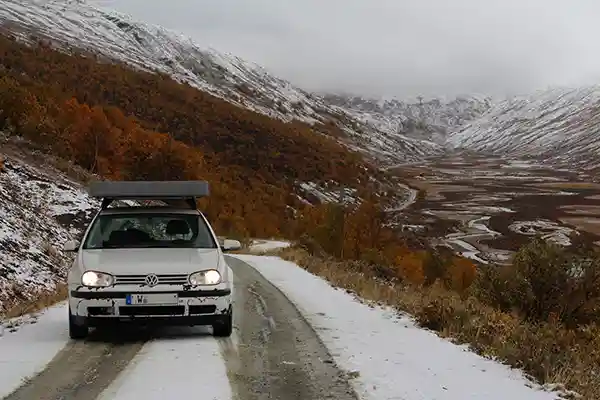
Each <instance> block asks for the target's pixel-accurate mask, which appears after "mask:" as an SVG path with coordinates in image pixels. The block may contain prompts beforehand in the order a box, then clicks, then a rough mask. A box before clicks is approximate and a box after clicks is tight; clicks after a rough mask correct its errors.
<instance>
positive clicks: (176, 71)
mask: <svg viewBox="0 0 600 400" xmlns="http://www.w3.org/2000/svg"><path fill="white" fill-rule="evenodd" d="M0 20H1V21H2V28H3V29H4V30H9V31H10V32H13V33H19V35H20V37H21V38H24V39H26V40H28V41H31V40H32V39H34V40H39V39H44V40H45V41H46V42H47V43H48V44H49V45H51V46H54V47H61V48H63V49H67V50H68V49H75V48H77V49H83V50H86V51H89V52H92V53H94V54H99V55H101V56H103V57H105V58H109V59H111V60H117V61H121V62H126V63H128V64H130V65H132V66H135V67H136V68H139V69H144V70H148V71H155V72H160V73H164V74H167V75H169V76H172V77H174V78H175V79H177V80H179V81H181V82H186V83H188V84H190V85H191V86H193V87H196V88H199V89H201V90H204V91H206V92H208V93H211V94H213V95H215V96H218V97H221V98H223V99H225V100H227V101H228V102H231V103H233V104H236V105H239V106H242V107H245V108H248V109H250V110H254V111H257V112H259V113H262V114H265V115H267V116H269V117H272V118H277V119H281V120H283V121H290V120H298V121H302V122H305V123H309V124H314V123H317V124H318V125H317V126H315V129H317V130H318V131H319V132H321V133H325V134H328V135H333V136H334V137H335V138H336V139H337V140H340V141H342V142H343V143H345V144H347V145H349V146H350V147H351V148H353V149H355V150H358V151H361V152H362V153H363V154H366V155H369V156H374V157H375V159H377V160H378V161H379V162H383V163H399V162H405V161H415V160H418V159H421V158H422V157H424V156H428V155H436V154H440V152H441V151H442V148H441V146H439V145H437V144H435V143H432V142H430V141H428V140H420V139H418V138H417V139H415V138H410V137H407V136H405V135H403V134H402V133H398V132H390V131H389V130H386V129H381V128H382V124H381V123H378V122H377V121H371V120H369V119H364V118H363V119H362V120H360V118H359V119H356V118H355V117H356V115H355V114H356V113H355V111H354V110H347V109H345V108H344V107H339V106H335V105H330V104H329V103H328V102H327V101H326V99H323V97H322V96H318V95H316V94H310V93H307V92H305V91H303V90H301V89H298V88H296V87H294V86H293V85H292V84H290V83H289V82H287V81H285V80H282V79H279V78H277V77H274V76H272V75H271V74H269V73H268V72H267V71H266V70H265V69H264V68H262V67H260V66H258V65H256V64H254V63H251V62H247V61H244V60H242V59H240V58H239V57H235V56H232V55H229V54H224V53H219V52H217V51H216V50H214V49H210V48H202V47H201V46H200V45H198V44H196V43H194V42H192V41H191V40H190V39H188V38H185V37H183V36H181V35H178V34H175V33H173V32H170V31H168V30H166V29H163V28H161V27H158V26H151V25H147V24H143V23H140V22H136V21H134V20H133V19H131V18H130V17H128V16H126V15H122V14H119V13H115V12H112V11H108V10H101V9H97V8H94V7H92V6H90V5H87V4H85V3H82V2H77V1H65V0H51V1H44V2H39V1H33V0H0ZM47 39H50V40H47Z"/></svg>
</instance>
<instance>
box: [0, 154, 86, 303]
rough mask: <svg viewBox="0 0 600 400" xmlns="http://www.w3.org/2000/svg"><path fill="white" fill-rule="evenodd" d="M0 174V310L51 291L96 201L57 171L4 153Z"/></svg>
mask: <svg viewBox="0 0 600 400" xmlns="http://www.w3.org/2000/svg"><path fill="white" fill-rule="evenodd" d="M5 168H6V171H5V172H2V173H0V313H2V311H5V310H6V309H7V308H8V307H10V306H11V300H13V299H15V298H17V299H19V298H21V299H22V298H23V297H25V298H28V297H31V296H32V295H33V294H34V293H36V292H38V291H42V290H51V289H53V288H54V287H55V285H56V283H57V282H59V281H61V280H62V279H64V278H65V276H66V272H67V268H68V265H69V262H70V259H71V257H70V256H68V255H65V254H64V253H62V251H61V249H62V245H63V244H64V242H65V241H67V240H69V239H72V238H76V237H77V235H78V234H79V232H80V229H81V227H82V223H83V222H85V221H86V220H87V219H88V218H90V217H91V215H92V213H93V212H94V210H95V209H96V207H97V202H96V201H95V200H93V199H90V198H88V196H87V194H86V192H85V190H84V189H83V188H82V187H81V186H79V185H78V184H76V183H74V182H72V181H70V180H69V179H67V178H66V177H65V176H63V175H61V174H60V173H59V172H57V171H52V170H50V169H44V171H42V169H41V168H34V167H33V166H31V165H28V164H27V163H25V162H23V161H21V160H18V159H16V158H14V157H13V158H11V157H8V158H7V160H6V162H5Z"/></svg>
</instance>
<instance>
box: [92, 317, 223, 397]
mask: <svg viewBox="0 0 600 400" xmlns="http://www.w3.org/2000/svg"><path fill="white" fill-rule="evenodd" d="M202 332H205V333H206V335H205V336H202V335H199V333H200V334H201V333H202ZM199 393H201V396H200V397H201V398H202V399H206V400H230V399H231V398H232V392H231V388H230V385H229V379H228V377H227V369H226V367H225V362H224V360H223V357H222V356H221V350H220V348H219V344H218V343H217V341H216V340H215V339H214V338H213V337H212V335H211V334H210V332H209V329H208V328H204V327H201V328H193V329H191V328H178V329H176V328H170V329H168V333H167V334H165V335H161V336H160V338H158V339H155V340H152V341H150V342H148V343H147V344H145V345H144V347H143V348H142V350H141V351H140V352H139V353H138V354H137V355H136V356H135V357H134V359H133V360H132V361H131V363H130V364H129V365H128V366H127V368H126V369H125V370H124V371H123V372H122V373H121V374H120V375H119V376H118V377H117V379H116V380H115V381H113V383H112V384H111V385H110V386H109V387H108V388H107V389H106V390H104V392H103V393H102V395H101V396H100V397H99V399H98V400H109V399H110V400H130V399H134V398H139V399H144V400H152V399H156V400H163V399H171V398H172V399H187V398H193V397H195V396H198V394H199Z"/></svg>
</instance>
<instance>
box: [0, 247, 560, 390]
mask: <svg viewBox="0 0 600 400" xmlns="http://www.w3.org/2000/svg"><path fill="white" fill-rule="evenodd" d="M263 245H264V243H263ZM227 258H228V262H229V263H230V265H231V267H232V269H233V270H234V274H235V291H234V296H235V308H234V310H235V311H234V312H235V313H234V332H233V335H232V336H231V337H230V338H226V339H221V338H219V339H217V338H214V337H213V336H212V335H211V333H210V328H204V327H198V328H177V329H175V328H170V329H163V330H159V331H155V332H147V333H141V332H139V331H138V332H136V331H128V330H122V329H121V330H119V331H118V332H107V333H105V334H104V335H103V336H100V335H97V334H93V335H92V336H91V337H90V338H89V339H88V340H86V341H85V342H80V343H74V342H72V341H69V339H68V335H67V332H66V309H65V307H64V306H60V305H59V306H57V307H53V308H51V309H49V310H47V311H46V312H45V313H44V314H43V315H41V316H39V317H38V318H37V319H36V323H30V324H25V325H22V326H20V327H18V328H17V329H12V328H9V329H6V330H5V331H4V334H1V333H0V398H2V396H6V397H5V400H25V399H27V400H29V399H39V400H58V399H63V400H67V399H70V400H78V399H81V400H83V399H98V400H112V399H116V400H127V399H135V398H140V399H144V400H153V399H157V400H158V399H170V398H202V399H207V400H263V399H264V400H267V399H286V400H287V399H290V400H322V399H323V400H324V399H340V400H357V399H360V400H393V399H395V400H425V399H427V400H459V399H460V400H462V399H482V400H483V399H486V400H505V399H512V400H525V399H527V400H529V399H531V400H554V399H556V398H557V394H556V393H551V392H546V391H543V390H540V388H539V387H537V386H536V385H535V384H532V383H531V382H529V381H527V380H526V379H525V378H524V377H523V375H522V373H521V372H520V371H518V370H511V369H510V368H508V367H506V366H504V365H501V364H499V363H496V362H494V361H491V360H486V359H484V358H482V357H480V356H477V355H475V354H473V353H471V352H469V351H468V350H467V349H466V348H465V347H464V346H456V345H454V344H452V343H451V342H449V341H446V340H443V339H441V338H439V337H437V336H436V335H435V334H433V333H431V332H428V331H426V330H423V329H421V328H419V327H417V326H415V325H414V323H413V322H412V320H411V318H410V317H409V316H406V315H399V314H398V313H397V312H395V311H394V310H391V309H389V308H381V307H377V306H369V305H366V304H364V303H362V302H360V301H358V300H357V299H356V298H355V297H354V296H353V295H351V294H348V293H347V292H346V291H345V290H339V289H336V288H333V287H331V286H330V285H329V284H328V283H327V282H326V281H324V280H323V279H321V278H319V277H316V276H314V275H312V274H310V273H308V272H307V271H305V270H304V269H302V268H299V267H298V266H297V265H295V264H293V263H290V262H287V261H284V260H282V259H280V258H278V257H265V256H254V255H235V256H228V257H227ZM53 357H54V358H53Z"/></svg>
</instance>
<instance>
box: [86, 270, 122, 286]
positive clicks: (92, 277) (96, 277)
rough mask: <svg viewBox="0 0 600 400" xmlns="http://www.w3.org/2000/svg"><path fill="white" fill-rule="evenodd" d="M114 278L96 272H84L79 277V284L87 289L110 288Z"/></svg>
mask: <svg viewBox="0 0 600 400" xmlns="http://www.w3.org/2000/svg"><path fill="white" fill-rule="evenodd" d="M114 281H115V278H114V276H112V275H111V274H106V273H104V272H98V271H86V272H84V273H83V275H81V284H82V285H83V286H87V287H108V286H112V284H113V283H114Z"/></svg>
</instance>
